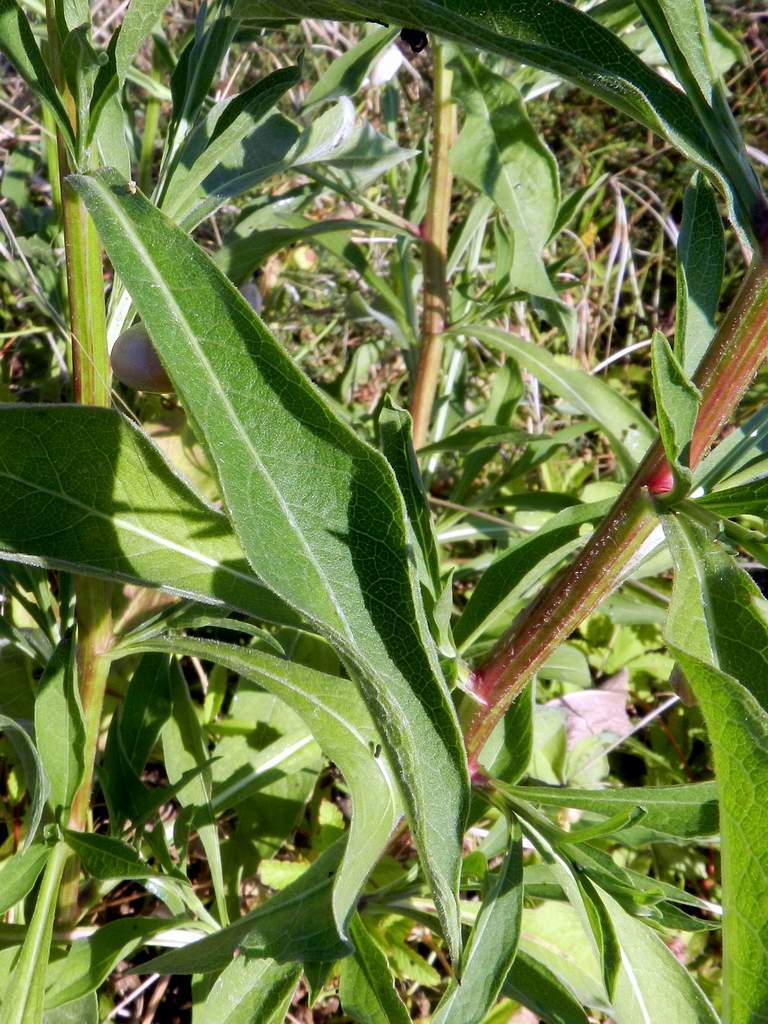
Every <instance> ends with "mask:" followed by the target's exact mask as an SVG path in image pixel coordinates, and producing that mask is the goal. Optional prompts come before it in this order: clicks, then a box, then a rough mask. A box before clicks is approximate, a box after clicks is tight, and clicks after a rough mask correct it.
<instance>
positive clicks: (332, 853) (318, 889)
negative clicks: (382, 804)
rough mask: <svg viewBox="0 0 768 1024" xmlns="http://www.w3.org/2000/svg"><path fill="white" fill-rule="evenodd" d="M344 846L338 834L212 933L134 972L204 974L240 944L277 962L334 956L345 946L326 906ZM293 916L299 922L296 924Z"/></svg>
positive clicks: (227, 958)
mask: <svg viewBox="0 0 768 1024" xmlns="http://www.w3.org/2000/svg"><path fill="white" fill-rule="evenodd" d="M345 846H346V841H345V838H344V837H342V838H341V839H340V840H338V841H337V842H336V843H334V844H333V846H330V847H329V848H328V849H327V850H325V852H324V853H322V854H321V855H320V856H319V857H318V858H317V860H316V861H314V862H313V863H312V864H311V865H310V866H309V867H308V868H307V870H306V871H305V872H304V874H303V875H301V877H300V878H298V879H297V880H296V881H295V882H292V883H291V884H290V885H288V886H286V887H285V889H281V890H280V892H278V893H277V895H275V896H273V897H272V898H271V899H269V900H267V902H266V903H263V904H262V905H261V906H260V907H258V908H257V909H256V910H253V911H251V913H250V914H246V916H245V917H241V918H240V920H239V921H236V922H235V923H234V924H231V925H228V926H227V927H226V928H222V929H221V931H219V932H215V933H214V934H213V935H206V936H205V938H203V939H199V940H198V941H197V942H193V943H190V945H188V946H184V947H183V948H181V949H177V950H171V951H169V952H167V953H163V954H161V955H160V956H158V957H156V958H155V959H153V960H150V961H149V962H148V963H145V964H142V965H141V968H140V970H139V971H138V973H141V974H152V973H154V972H155V971H157V972H158V973H159V974H198V973H200V974H204V973H208V972H210V971H218V970H221V969H222V968H224V967H226V966H227V964H229V963H230V962H231V960H232V954H233V953H234V951H235V950H236V949H237V948H238V947H239V948H240V949H241V950H242V951H243V952H245V953H247V954H248V955H249V956H263V957H272V958H273V959H275V960H277V961H278V962H279V963H290V962H292V961H304V960H320V961H326V960H328V959H337V958H338V957H343V956H347V955H348V954H349V947H348V946H347V945H346V944H345V943H343V942H342V941H341V939H340V938H339V936H338V932H337V930H336V924H335V921H334V918H333V913H332V909H331V885H332V879H333V876H334V875H335V873H336V868H337V867H338V865H339V862H340V861H341V858H342V857H343V855H344V849H345ZM297 921H300V922H301V927H297Z"/></svg>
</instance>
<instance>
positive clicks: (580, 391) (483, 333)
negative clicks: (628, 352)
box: [453, 324, 656, 469]
mask: <svg viewBox="0 0 768 1024" xmlns="http://www.w3.org/2000/svg"><path fill="white" fill-rule="evenodd" d="M453 333H456V334H464V335H468V336H469V337H470V338H477V340H478V341H482V342H484V343H485V344H486V345H489V346H490V347H491V348H495V349H498V350H499V351H500V352H505V353H506V354H507V355H510V356H512V358H513V359H516V360H517V362H518V363H519V364H520V365H521V366H523V367H524V368H525V369H526V370H528V371H529V373H532V374H533V375H534V377H536V378H537V380H539V381H540V382H541V383H542V384H543V385H544V387H545V388H547V389H548V390H549V391H552V392H553V393H554V394H556V395H557V396H558V397H559V398H562V399H564V400H565V401H567V402H569V403H570V404H572V405H574V406H576V408H577V409H579V410H580V411H581V412H582V413H583V415H585V416H587V417H589V419H591V420H597V422H598V423H599V424H600V427H601V429H602V430H603V431H604V432H605V434H606V436H607V437H608V439H609V440H610V441H611V443H612V445H613V448H614V450H615V452H616V455H617V456H618V457H619V458H620V459H621V461H622V463H623V465H624V466H625V467H626V468H627V469H629V468H631V467H633V466H634V465H636V464H637V463H638V462H639V461H640V459H642V457H643V455H645V453H646V451H647V450H648V448H649V447H650V446H651V444H652V443H653V441H654V440H655V438H656V431H655V430H654V428H653V424H652V423H651V422H650V421H649V420H648V419H647V418H646V417H645V416H644V415H643V413H642V412H640V410H639V409H637V408H636V407H635V406H634V405H633V404H632V403H631V402H630V401H628V399H626V398H624V397H623V396H622V395H619V394H617V392H616V391H614V390H613V388H611V387H609V385H607V384H605V383H604V382H603V381H601V380H598V379H597V378H596V377H591V376H590V375H589V374H588V373H585V372H584V371H583V370H579V369H577V368H576V367H575V366H567V365H566V364H564V363H561V362H559V361H558V360H557V359H555V357H554V356H553V355H551V354H550V353H549V352H547V351H546V350H545V349H543V348H541V347H540V346H538V345H534V344H533V342H530V341H526V340H525V339H524V338H518V337H516V336H515V335H514V334H508V333H507V332H506V331H502V330H499V328H497V327H483V326H480V325H478V324H468V325H463V326H462V327H461V328H458V327H457V328H454V329H453Z"/></svg>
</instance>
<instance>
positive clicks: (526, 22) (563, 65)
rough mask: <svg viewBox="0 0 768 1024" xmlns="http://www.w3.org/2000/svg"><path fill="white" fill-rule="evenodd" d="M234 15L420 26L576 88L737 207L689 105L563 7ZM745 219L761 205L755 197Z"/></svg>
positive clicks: (408, 0)
mask: <svg viewBox="0 0 768 1024" xmlns="http://www.w3.org/2000/svg"><path fill="white" fill-rule="evenodd" d="M236 13H237V14H238V15H239V16H241V17H246V18H248V17H251V18H255V19H259V18H265V17H271V18H283V19H285V18H296V17H297V16H299V17H308V18H333V19H335V20H337V21H338V20H345V19H346V20H367V19H369V18H375V19H377V20H380V21H385V22H387V23H388V24H397V25H405V26H413V25H418V26H419V28H420V29H423V30H424V31H426V32H434V33H435V34H436V35H438V36H442V37H444V38H446V39H453V40H455V41H456V42H459V43H468V44H469V45H470V46H474V47H477V48H479V49H483V50H489V51H490V52H491V53H498V54H501V55H502V56H504V57H511V58H512V59H513V60H517V61H521V62H523V63H524V64H530V65H532V66H533V67H538V68H541V69H543V70H544V71H550V72H553V73H554V74H556V75H557V76H558V77H562V78H564V79H566V80H568V81H571V82H575V83H576V84H577V85H580V86H582V87H583V88H585V89H587V90H588V91H589V92H591V93H592V94H593V95H595V96H599V97H600V98H601V99H604V100H606V101H607V102H608V103H611V104H612V105H613V106H614V107H616V108H617V109H618V110H620V111H622V112H623V113H625V114H627V115H629V117H631V118H633V119H634V120H636V121H639V122H640V124H643V125H645V126H646V127H648V128H650V129H651V130H652V131H655V132H657V133H658V134H660V135H661V136H662V137H664V138H666V139H668V140H669V141H670V142H671V143H672V144H673V145H674V146H675V147H676V148H677V149H679V150H680V151H681V152H682V153H684V154H685V155H686V156H688V157H689V158H690V159H692V160H693V161H694V162H695V163H696V164H698V165H699V166H700V167H704V168H706V169H707V170H708V171H709V172H710V173H711V174H712V175H713V176H714V177H715V178H716V179H717V180H718V182H719V184H720V186H721V188H722V189H723V191H724V193H725V194H726V195H727V196H728V197H729V203H730V206H731V212H732V214H736V208H737V207H738V206H739V205H740V204H739V200H738V199H737V198H736V195H735V190H734V188H733V186H732V185H731V169H730V167H729V166H728V164H726V163H724V162H723V161H722V159H721V157H720V156H719V155H718V153H717V152H716V151H715V148H714V146H713V145H712V142H711V141H710V139H709V137H708V135H707V132H706V130H705V129H704V127H703V126H702V124H701V121H700V119H699V117H698V116H697V111H696V108H695V107H694V105H693V104H692V103H691V101H690V99H689V98H688V97H687V96H686V95H685V93H683V92H681V91H680V90H679V89H677V88H676V87H675V86H673V85H670V83H669V82H667V81H666V80H665V79H664V78H662V77H661V75H659V74H656V72H654V71H652V70H651V68H650V67H649V66H648V65H647V64H645V63H644V62H643V61H642V60H641V59H640V57H638V56H637V55H636V54H635V53H633V52H632V50H630V49H629V47H627V46H626V45H625V44H624V43H623V42H622V41H621V39H619V38H618V36H616V35H614V33H613V32H611V31H610V30H609V29H607V28H605V27H604V26H602V25H600V24H599V23H598V22H597V21H596V20H595V19H594V18H591V17H590V16H589V15H588V14H585V13H584V12H583V11H580V10H579V9H578V8H576V7H575V6H573V5H572V4H570V3H567V2H565V0H489V2H487V3H484V4H482V5H480V4H477V3H476V2H473V0H377V3H375V4H372V3H366V2H361V0H344V2H342V3H338V4H337V3H330V2H329V0H296V2H295V3H294V2H293V0H291V2H290V3H289V2H288V0H239V3H238V4H237V6H236ZM747 202H748V203H749V206H748V207H747V209H746V210H744V211H743V216H742V217H741V219H742V220H748V219H749V218H750V217H752V216H753V215H754V214H755V212H756V210H757V208H758V207H759V206H760V202H761V200H760V195H759V191H757V192H754V193H752V192H751V191H750V193H749V198H748V200H747Z"/></svg>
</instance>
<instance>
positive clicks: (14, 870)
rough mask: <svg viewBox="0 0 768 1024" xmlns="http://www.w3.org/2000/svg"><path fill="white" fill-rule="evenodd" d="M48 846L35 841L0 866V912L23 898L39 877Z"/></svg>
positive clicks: (46, 856)
mask: <svg viewBox="0 0 768 1024" xmlns="http://www.w3.org/2000/svg"><path fill="white" fill-rule="evenodd" d="M50 852H51V851H50V848H49V847H47V846H43V845H42V844H40V843H36V844H34V845H32V846H28V847H27V848H26V850H23V851H20V852H18V853H15V854H14V855H13V856H12V857H9V858H8V859H7V860H6V861H4V862H3V864H2V865H1V866H0V914H4V913H5V912H6V910H8V909H10V907H12V906H13V905H14V903H18V902H19V900H23V899H24V897H25V896H26V895H27V893H28V892H29V891H30V890H31V888H32V886H33V885H34V884H35V882H36V881H37V880H38V878H39V877H40V872H41V871H42V870H43V868H44V867H45V863H46V861H47V860H48V855H49V853H50Z"/></svg>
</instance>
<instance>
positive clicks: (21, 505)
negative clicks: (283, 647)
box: [0, 405, 300, 626]
mask: <svg viewBox="0 0 768 1024" xmlns="http://www.w3.org/2000/svg"><path fill="white" fill-rule="evenodd" d="M0 481H2V487H3V510H2V513H0V559H6V560H9V561H20V562H31V563H32V564H34V565H45V566H52V567H55V568H61V569H68V570H74V571H75V572H80V573H85V574H86V575H96V576H107V577H110V578H115V577H116V578H117V579H123V580H128V581H129V582H131V583H140V584H143V585H144V586H147V587H162V588H163V589H164V590H169V591H171V592H172V593H175V594H181V595H182V596H185V597H192V598H195V599H197V600H199V601H205V602H208V603H211V604H226V605H230V606H231V607H233V608H238V609H239V610H240V611H243V612H247V613H249V614H251V615H254V616H255V617H256V618H259V619H263V620H266V621H269V622H276V623H279V624H284V625H294V626H295V625H298V624H299V623H300V618H299V617H298V616H297V615H296V613H295V612H294V611H292V610H291V609H290V608H288V607H287V605H286V604H285V602H283V601H281V600H280V599H279V598H277V597H276V596H275V595H274V594H272V593H271V592H270V591H269V590H267V588H266V587H265V586H263V584H261V583H260V582H259V581H258V580H257V579H256V577H255V576H254V575H253V572H252V571H251V569H250V567H249V565H248V563H247V561H246V560H245V557H244V556H243V549H242V548H241V547H240V544H239V542H238V540H237V537H236V536H235V534H234V532H233V530H232V527H231V525H230V523H229V521H228V519H227V518H226V516H223V515H222V514H221V513H220V512H216V511H215V510H214V509H212V508H211V506H210V505H207V504H206V503H205V502H204V501H203V500H202V498H200V497H198V495H197V494H195V492H194V491H192V490H191V488H190V487H189V486H188V484H186V483H185V481H183V480H182V479H181V477H180V476H179V475H178V473H177V472H176V471H175V470H174V469H173V468H172V466H171V465H170V463H168V462H167V461H166V459H165V457H164V456H163V454H162V453H161V452H160V450H159V449H158V448H156V447H155V445H154V444H153V443H152V442H151V441H150V440H149V438H148V437H147V436H146V435H145V434H143V433H142V432H141V431H140V430H137V429H136V427H135V426H133V425H132V424H131V423H129V422H128V421H127V420H126V419H124V418H123V417H122V416H120V415H119V413H117V412H114V411H112V410H109V409H95V408H86V407H84V406H74V405H70V406H53V405H46V406H32V405H12V406H7V405H3V406H0Z"/></svg>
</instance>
